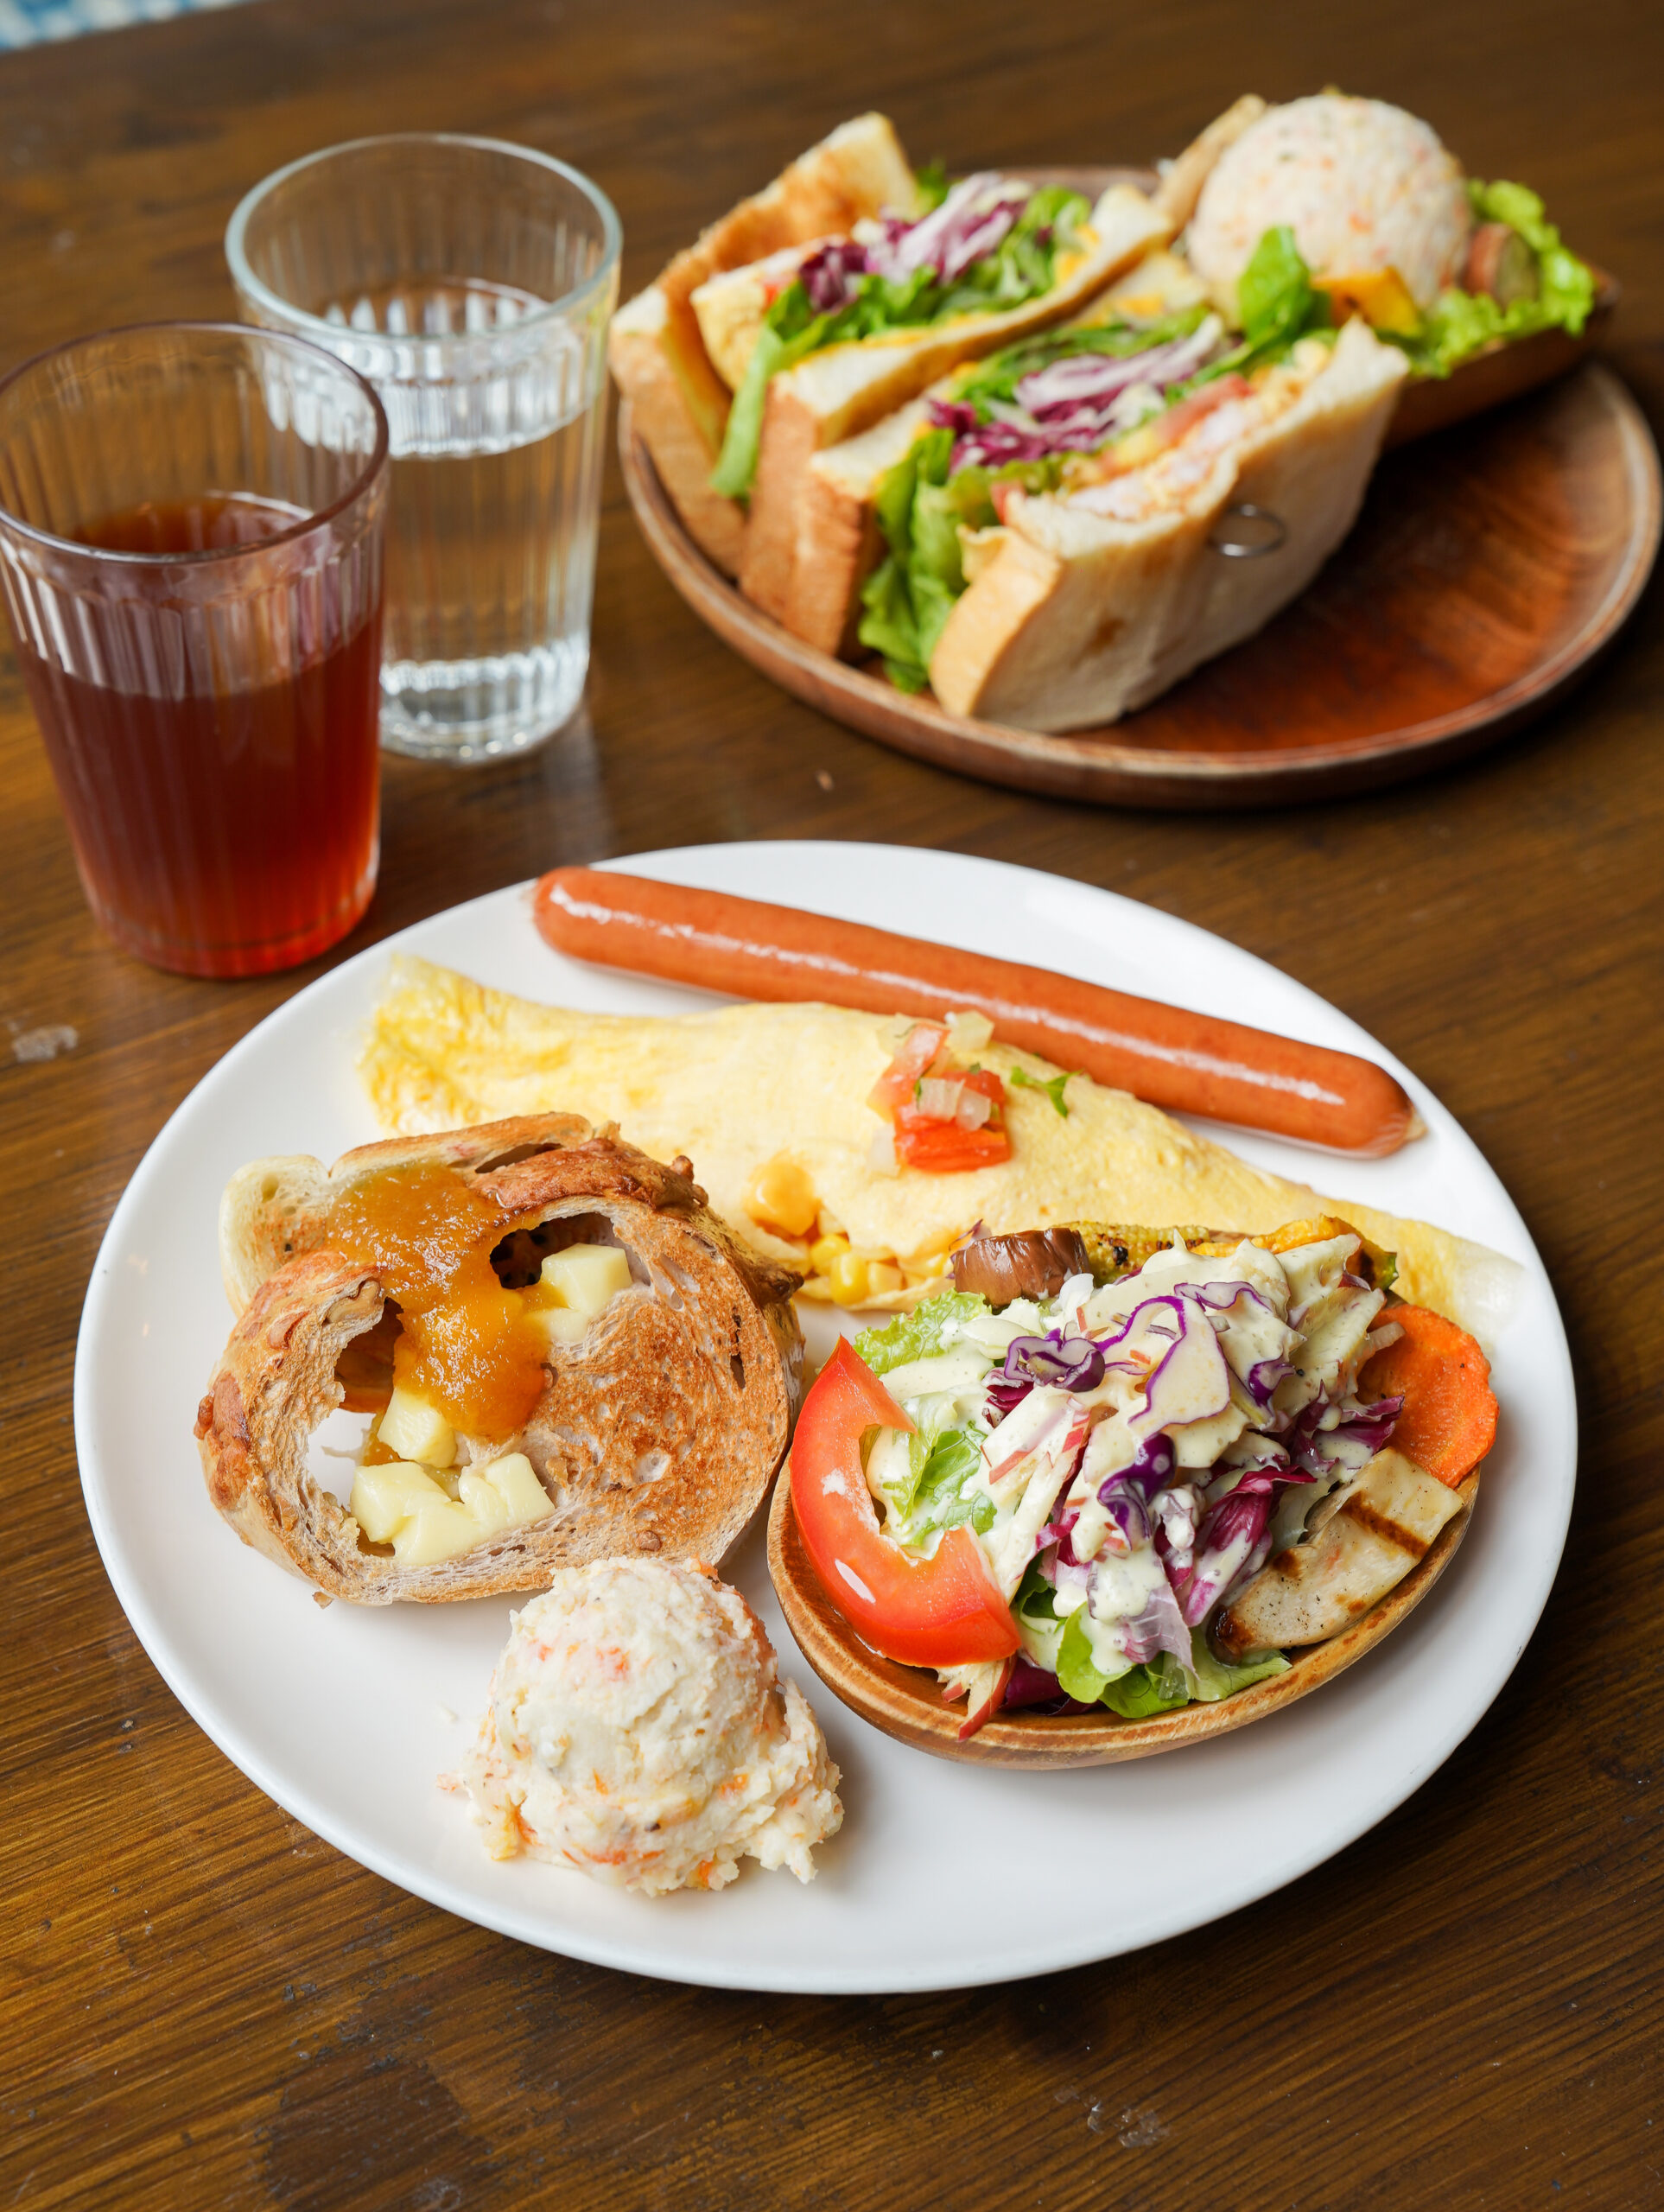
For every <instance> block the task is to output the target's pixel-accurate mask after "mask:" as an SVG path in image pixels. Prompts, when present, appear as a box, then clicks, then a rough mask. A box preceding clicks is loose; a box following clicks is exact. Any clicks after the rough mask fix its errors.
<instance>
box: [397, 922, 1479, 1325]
mask: <svg viewBox="0 0 1664 2212" xmlns="http://www.w3.org/2000/svg"><path fill="white" fill-rule="evenodd" d="M904 1027H905V1025H904ZM898 1034H899V1033H898V1030H897V1028H896V1026H895V1025H894V1024H892V1023H889V1022H886V1021H885V1020H882V1019H880V1017H877V1016H875V1015H873V1014H861V1013H855V1012H852V1011H849V1010H848V1009H846V1008H844V1007H831V1006H813V1005H810V1006H759V1005H739V1006H727V1007H719V1008H717V1009H716V1010H715V1011H714V1012H710V1013H698V1014H676V1015H640V1014H581V1013H575V1012H569V1011H568V1010H566V1009H563V1008H562V1007H548V1006H538V1005H536V1004H534V1003H532V1002H531V1001H529V1000H525V999H519V998H514V997H511V996H510V995H508V994H507V993H505V992H501V991H493V990H487V989H486V988H484V987H483V986H482V985H480V984H479V983H476V982H471V981H470V980H469V978H468V977H467V976H459V975H456V974H454V973H453V972H452V971H451V970H449V969H443V968H437V967H434V966H432V965H430V964H429V963H427V962H425V961H420V960H412V959H399V960H397V961H396V962H395V963H394V964H393V967H392V969H391V973H390V975H389V977H388V980H387V982H386V985H385V987H384V990H383V992H382V995H381V998H380V1000H379V1002H378V1005H377V1007H376V1009H375V1013H374V1014H373V1016H372V1021H371V1025H370V1029H369V1033H368V1036H367V1038H366V1039H365V1046H364V1050H363V1054H362V1057H361V1058H360V1061H359V1068H360V1072H361V1074H362V1076H363V1079H364V1082H365V1086H366V1088H367V1090H368V1091H369V1094H370V1097H371V1099H372V1103H373V1105H374V1108H375V1110H376V1113H377V1115H378V1117H379V1119H380V1121H381V1123H382V1125H383V1127H384V1128H385V1129H386V1130H387V1131H388V1132H389V1133H390V1134H399V1135H420V1134H423V1133H426V1132H429V1131H431V1130H435V1129H444V1128H461V1127H464V1126H466V1125H467V1124H468V1123H470V1122H490V1121H498V1120H501V1119H502V1118H504V1117H505V1116H508V1115H511V1114H530V1113H540V1112H546V1111H549V1110H550V1109H563V1110H565V1111H567V1112H570V1113H575V1114H581V1115H583V1116H586V1118H587V1119H588V1120H590V1121H592V1122H596V1123H597V1124H605V1123H607V1122H615V1123H616V1124H617V1125H618V1128H619V1134H620V1135H622V1136H624V1137H625V1138H626V1140H627V1141H629V1142H630V1143H632V1144H634V1145H638V1146H639V1147H641V1149H642V1150H643V1151H644V1152H648V1153H651V1154H653V1155H654V1156H655V1157H656V1158H657V1159H660V1160H672V1159H674V1158H675V1157H676V1154H686V1156H687V1157H688V1158H689V1160H691V1161H692V1162H693V1166H694V1172H695V1174H696V1176H697V1177H698V1179H699V1181H700V1182H701V1183H702V1184H703V1185H704V1186H705V1189H706V1190H707V1191H708V1193H709V1196H710V1202H711V1204H712V1205H713V1206H714V1207H715V1210H716V1211H717V1212H718V1213H719V1214H721V1216H722V1217H723V1218H724V1219H725V1220H726V1221H727V1223H728V1224H729V1225H730V1226H731V1227H732V1228H733V1230H734V1232H735V1233H736V1235H738V1236H740V1238H742V1239H743V1240H744V1241H745V1242H746V1243H748V1244H750V1245H751V1246H752V1247H753V1249H756V1250H758V1251H759V1252H762V1253H765V1254H766V1255H768V1256H769V1257H770V1258H772V1259H776V1260H782V1261H784V1262H786V1263H787V1264H788V1265H792V1266H796V1267H797V1268H801V1269H803V1271H804V1274H805V1275H806V1277H807V1280H806V1282H805V1286H804V1287H805V1294H807V1295H809V1296H810V1297H815V1296H819V1297H822V1298H826V1297H833V1298H835V1300H836V1301H837V1302H838V1303H840V1304H846V1305H862V1306H904V1305H908V1304H911V1302H912V1301H913V1300H915V1299H917V1298H918V1297H920V1296H923V1295H926V1294H928V1293H929V1291H930V1288H931V1287H933V1286H934V1285H935V1284H936V1283H937V1281H939V1280H940V1278H941V1277H942V1276H943V1274H944V1273H945V1271H946V1268H947V1265H948V1261H947V1255H948V1253H949V1249H951V1247H952V1246H953V1245H954V1244H955V1243H956V1242H957V1241H958V1240H959V1239H960V1238H961V1237H962V1236H964V1235H965V1233H966V1232H967V1231H968V1230H969V1229H970V1228H971V1227H972V1226H973V1224H975V1223H977V1222H981V1224H982V1225H983V1227H984V1228H985V1229H986V1230H988V1232H989V1233H991V1234H995V1235H998V1234H1001V1233H1004V1232H1006V1231H1009V1230H1023V1229H1037V1228H1045V1227H1047V1226H1049V1225H1050V1224H1053V1223H1062V1222H1103V1223H1115V1224H1138V1225H1141V1226H1145V1227H1155V1228H1159V1227H1164V1226H1166V1225H1169V1224H1181V1223H1183V1224H1205V1225H1207V1226H1209V1227H1210V1228H1212V1229H1213V1230H1243V1231H1248V1232H1252V1231H1255V1230H1270V1229H1274V1228H1276V1227H1278V1226H1279V1225H1280V1224H1282V1223H1284V1222H1287V1221H1294V1220H1303V1219H1307V1218H1310V1217H1313V1216H1315V1215H1318V1214H1321V1213H1325V1212H1326V1213H1331V1214H1337V1215H1339V1216H1341V1217H1343V1218H1344V1219H1345V1220H1347V1221H1349V1222H1350V1223H1351V1224H1352V1225H1353V1226H1354V1227H1355V1228H1356V1229H1357V1230H1360V1231H1361V1232H1362V1234H1363V1235H1364V1236H1367V1237H1369V1238H1370V1239H1371V1240H1373V1242H1375V1243H1377V1244H1380V1245H1382V1246H1385V1247H1386V1248H1387V1249H1389V1250H1391V1251H1394V1252H1395V1253H1396V1254H1397V1255H1398V1264H1399V1279H1398V1282H1397V1285H1396V1287H1397V1288H1398V1290H1399V1291H1400V1294H1402V1295H1403V1296H1404V1297H1405V1298H1407V1299H1408V1300H1411V1301H1412V1302H1413V1303H1414V1304H1418V1305H1422V1306H1432V1307H1433V1308H1435V1309H1436V1310H1437V1311H1439V1313H1445V1314H1447V1315H1448V1316H1449V1317H1450V1318H1451V1319H1452V1320H1454V1321H1457V1322H1458V1323H1459V1324H1460V1325H1461V1326H1463V1327H1464V1328H1466V1329H1468V1330H1470V1331H1471V1332H1472V1333H1473V1334H1474V1335H1476V1336H1477V1337H1478V1338H1480V1340H1481V1342H1487V1341H1494V1339H1495V1338H1496V1334H1497V1332H1499V1330H1500V1329H1501V1327H1502V1325H1503V1324H1504V1322H1505V1321H1506V1319H1507V1318H1508V1313H1509V1311H1510V1310H1511V1307H1512V1306H1513V1302H1514V1299H1515V1290H1516V1286H1517V1282H1518V1280H1519V1276H1520V1269H1519V1268H1518V1267H1517V1265H1516V1263H1515V1262H1513V1261H1511V1260H1508V1259H1504V1258H1502V1256H1501V1255H1498V1254H1496V1253H1495V1252H1491V1251H1488V1250H1487V1249H1485V1248H1484V1247H1483V1245H1479V1244H1474V1243H1469V1242H1468V1241H1467V1240H1465V1239H1464V1238H1463V1237H1459V1236H1451V1235H1449V1234H1448V1233H1447V1232H1446V1231H1445V1230H1440V1229H1434V1228H1431V1227H1429V1226H1428V1225H1427V1224H1426V1223H1424V1222H1419V1221H1405V1220H1400V1219H1398V1218H1397V1217H1395V1216H1394V1215H1392V1214H1387V1213H1382V1212H1381V1211H1379V1210H1378V1209H1377V1208H1375V1207H1374V1206H1368V1205H1356V1204H1354V1203H1351V1202H1350V1201H1348V1200H1346V1199H1343V1198H1323V1197H1320V1196H1319V1195H1318V1193H1317V1192H1314V1191H1313V1190H1312V1189H1311V1188H1310V1187H1309V1186H1308V1185H1305V1184H1302V1183H1292V1182H1289V1181H1286V1179H1284V1178H1283V1177H1281V1176H1279V1175H1272V1174H1268V1173H1266V1172H1265V1171H1264V1170H1263V1169H1261V1168H1258V1167H1254V1166H1249V1165H1248V1162H1247V1161H1246V1160H1240V1159H1238V1158H1237V1156H1236V1155H1235V1154H1234V1153H1232V1152H1230V1151H1229V1150H1228V1149H1227V1148H1226V1147H1224V1146H1223V1145H1222V1144H1218V1143H1216V1142H1215V1141H1213V1140H1212V1139H1210V1138H1209V1137H1205V1136H1201V1135H1197V1133H1196V1131H1194V1130H1192V1129H1190V1128H1185V1127H1184V1125H1183V1124H1182V1123H1180V1122H1176V1121H1174V1120H1173V1119H1172V1117H1171V1116H1169V1115H1166V1114H1164V1113H1163V1112H1161V1110H1160V1109H1159V1108H1158V1107H1154V1106H1150V1105H1146V1104H1145V1103H1144V1102H1143V1101H1142V1100H1140V1099H1137V1098H1134V1097H1131V1096H1128V1095H1127V1093H1126V1092H1125V1091H1120V1090H1106V1089H1105V1088H1103V1086H1102V1085H1101V1084H1096V1083H1094V1082H1092V1081H1091V1079H1090V1078H1089V1077H1086V1076H1083V1075H1078V1074H1070V1076H1069V1077H1067V1080H1066V1082H1065V1084H1064V1085H1063V1087H1062V1090H1061V1091H1060V1092H1059V1094H1058V1103H1061V1104H1062V1105H1064V1106H1066V1108H1067V1112H1066V1113H1063V1112H1059V1111H1058V1110H1057V1104H1054V1103H1053V1099H1052V1097H1051V1096H1049V1095H1048V1093H1047V1091H1046V1090H1044V1089H1039V1088H1026V1087H1022V1088H1014V1087H1013V1086H1012V1084H1011V1077H1012V1074H1013V1071H1015V1070H1018V1069H1020V1070H1022V1071H1025V1072H1026V1074H1028V1075H1030V1076H1032V1077H1038V1079H1039V1082H1040V1083H1041V1084H1045V1083H1049V1082H1050V1081H1051V1079H1052V1078H1053V1077H1056V1076H1057V1074H1058V1073H1059V1072H1060V1071H1058V1070H1057V1069H1056V1068H1054V1067H1052V1066H1051V1065H1049V1064H1048V1063H1047V1062H1045V1061H1044V1060H1041V1059H1039V1058H1036V1057H1035V1056H1034V1055H1033V1054H1032V1053H1028V1052H1016V1051H1013V1049H1012V1048H1010V1047H1009V1046H1005V1045H1002V1044H1000V1043H999V1042H998V1041H997V1040H994V1041H991V1042H989V1043H988V1044H986V1045H982V1046H979V1049H978V1052H977V1058H978V1059H979V1061H980V1062H981V1065H983V1066H985V1067H990V1068H993V1069H994V1070H995V1071H997V1072H998V1073H999V1074H1000V1076H1001V1077H1003V1078H1004V1079H1005V1081H1006V1084H1007V1104H1006V1109H1005V1113H1006V1121H1007V1128H1008V1129H1009V1131H1010V1135H1011V1147H1012V1150H1011V1157H1010V1159H1009V1160H1004V1161H1002V1162H1000V1164H999V1165H998V1166H985V1167H980V1168H975V1169H972V1170H970V1171H969V1172H962V1173H954V1174H937V1173H927V1172H924V1171H922V1170H919V1169H917V1168H912V1167H905V1166H904V1167H901V1168H899V1169H897V1168H896V1167H895V1166H893V1165H889V1164H886V1163H884V1162H883V1160H882V1157H881V1155H882V1150H883V1147H882V1146H881V1145H879V1144H875V1137H877V1136H880V1135H881V1133H882V1131H883V1128H884V1124H883V1123H882V1122H881V1121H880V1117H879V1116H878V1115H877V1114H876V1113H875V1112H874V1111H873V1109H872V1107H871V1106H870V1105H869V1104H868V1103H867V1097H868V1094H869V1092H870V1091H871V1090H872V1089H873V1084H875V1083H876V1082H877V1080H878V1078H879V1077H880V1075H881V1074H882V1073H883V1071H884V1070H885V1068H886V1065H888V1064H889V1061H890V1059H891V1058H892V1054H893V1052H894V1051H895V1049H896V1043H897V1039H898ZM875 1154H877V1155H878V1157H877V1158H875ZM781 1192H784V1193H785V1197H784V1198H781V1197H780V1196H779V1195H778V1194H779V1193H781ZM782 1217H785V1218H784V1226H783V1222H782ZM788 1229H789V1230H790V1231H791V1233H790V1234H788V1233H784V1231H785V1230H788Z"/></svg>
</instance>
